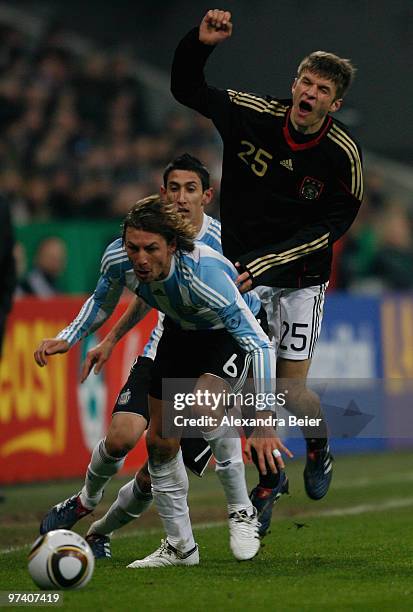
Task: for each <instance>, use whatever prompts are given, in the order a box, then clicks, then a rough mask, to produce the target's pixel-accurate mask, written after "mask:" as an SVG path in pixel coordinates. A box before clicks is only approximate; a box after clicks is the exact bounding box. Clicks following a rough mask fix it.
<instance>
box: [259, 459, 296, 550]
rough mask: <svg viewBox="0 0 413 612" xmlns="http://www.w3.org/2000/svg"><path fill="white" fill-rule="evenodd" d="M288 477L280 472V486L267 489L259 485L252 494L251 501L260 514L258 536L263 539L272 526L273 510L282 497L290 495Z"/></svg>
mask: <svg viewBox="0 0 413 612" xmlns="http://www.w3.org/2000/svg"><path fill="white" fill-rule="evenodd" d="M288 488H289V483H288V477H287V475H286V473H285V472H284V470H281V471H280V479H279V481H278V485H277V486H276V487H275V488H274V489H265V488H264V487H261V486H260V485H257V486H256V487H255V488H254V489H253V490H252V491H251V493H250V500H251V501H252V504H253V505H254V506H255V508H256V509H257V512H258V521H259V523H260V524H259V527H258V535H259V536H260V538H263V537H264V536H265V535H266V533H267V532H268V529H269V527H270V525H271V518H272V509H273V507H274V504H275V503H276V502H277V501H278V500H279V499H280V497H281V495H284V493H288Z"/></svg>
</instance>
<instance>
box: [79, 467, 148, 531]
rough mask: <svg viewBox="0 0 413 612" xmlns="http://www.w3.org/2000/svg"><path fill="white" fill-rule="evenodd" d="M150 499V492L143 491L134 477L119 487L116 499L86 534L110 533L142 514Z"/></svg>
mask: <svg viewBox="0 0 413 612" xmlns="http://www.w3.org/2000/svg"><path fill="white" fill-rule="evenodd" d="M152 500H153V497H152V493H143V492H142V491H141V490H140V488H139V485H138V483H137V482H136V479H135V478H134V479H133V480H131V481H129V482H128V483H126V484H125V485H124V486H123V487H122V488H121V489H119V493H118V496H117V498H116V500H115V501H114V502H113V504H112V505H111V507H110V508H109V510H108V511H107V512H106V514H105V515H104V516H102V518H101V519H99V520H98V521H95V522H94V523H92V525H91V526H90V528H89V531H88V535H89V534H90V533H100V534H102V535H111V534H112V532H113V531H115V530H116V529H119V527H122V526H123V525H127V524H128V523H130V522H131V521H133V520H135V519H136V518H138V516H140V515H141V514H143V513H144V512H145V511H146V510H147V509H148V508H149V506H150V505H151V503H152Z"/></svg>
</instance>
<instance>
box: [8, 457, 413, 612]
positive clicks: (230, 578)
mask: <svg viewBox="0 0 413 612" xmlns="http://www.w3.org/2000/svg"><path fill="white" fill-rule="evenodd" d="M302 469H303V464H302V460H301V459H297V460H294V461H292V462H290V465H289V467H288V473H289V476H290V485H291V487H290V490H291V495H290V496H288V497H287V496H284V497H283V499H282V500H281V501H280V502H279V503H278V505H277V506H276V509H275V510H274V518H273V525H272V533H270V534H269V535H268V536H267V537H266V538H265V539H264V541H263V546H262V548H261V551H260V553H259V555H258V556H257V557H256V558H255V559H254V560H253V561H249V562H244V563H238V562H237V561H235V560H234V559H233V557H232V555H231V552H230V550H229V546H228V530H227V527H226V523H225V504H224V499H223V495H222V493H221V490H220V487H219V484H218V481H217V478H216V476H215V475H214V473H213V471H212V470H209V471H208V473H207V474H206V476H205V477H204V478H203V479H202V480H200V479H197V478H196V477H191V478H190V497H189V503H190V509H191V517H192V521H193V525H194V532H195V536H196V540H197V542H198V543H199V547H200V555H201V563H200V565H199V566H198V567H194V568H170V569H160V570H159V569H157V570H156V569H155V570H153V569H152V570H150V569H147V570H129V569H126V568H125V566H126V565H127V564H128V563H130V562H131V561H132V560H134V559H137V558H140V557H143V556H145V555H146V554H148V553H150V552H153V550H154V549H155V548H156V547H157V546H158V545H159V542H160V538H161V537H163V533H162V529H161V527H160V523H159V520H158V518H157V516H156V512H155V510H153V509H152V510H151V511H149V512H148V513H147V514H146V515H145V516H144V517H142V518H141V519H138V520H137V521H135V522H134V523H132V524H131V525H129V526H128V527H127V528H125V529H124V530H121V531H119V532H118V535H117V536H116V537H114V538H113V544H112V552H113V560H112V561H101V562H98V563H97V566H96V569H95V573H94V576H93V578H92V580H91V582H90V583H89V585H87V586H86V587H85V588H84V589H82V590H79V591H70V592H67V591H66V592H64V604H63V606H62V608H59V609H66V610H92V611H94V610H99V611H100V610H102V611H104V612H106V611H110V610H116V611H129V610H143V611H152V610H156V611H166V612H169V611H175V610H176V611H179V612H183V611H186V610H193V611H204V610H206V611H211V612H216V611H220V610H225V611H232V610H241V611H243V610H249V611H255V610H271V611H272V610H277V611H284V610H286V611H289V610H295V611H300V612H301V611H306V610H308V611H310V610H311V611H312V612H313V611H318V610H322V611H336V610H348V611H353V610H360V611H363V612H364V611H370V610H371V611H378V610H380V611H383V610H392V611H394V612H398V611H399V610H413V486H412V484H413V453H412V452H400V453H386V454H374V455H371V454H369V455H359V456H352V457H348V456H346V457H343V456H339V457H338V458H337V460H336V462H335V474H334V480H333V485H332V489H331V491H330V493H329V494H328V496H327V497H326V498H325V499H324V500H322V501H320V502H312V501H311V500H308V499H307V498H306V497H305V494H304V491H303V482H302ZM247 472H248V481H249V484H250V485H251V486H252V485H253V484H255V471H254V468H252V467H249V468H248V470H247ZM122 482H123V480H121V479H117V480H115V481H114V482H112V483H111V484H110V485H109V487H108V489H107V491H106V494H105V502H104V503H102V504H101V506H100V507H99V511H96V516H100V515H101V513H102V511H104V510H105V509H106V508H107V507H108V506H109V505H110V503H111V502H112V500H113V499H114V496H115V494H116V491H117V489H118V487H119V486H120V485H121V483H122ZM80 486H81V485H80V481H70V482H64V483H47V484H33V485H25V486H13V487H8V488H7V489H6V490H5V493H6V496H7V497H6V501H5V502H4V503H2V504H1V506H0V516H1V521H0V591H24V590H27V591H37V590H38V589H37V587H36V586H35V585H34V584H33V582H32V581H31V578H30V576H29V574H28V572H27V560H26V559H27V553H28V550H29V546H30V544H31V543H32V542H33V541H34V539H35V538H36V537H37V530H38V524H39V521H40V519H41V517H42V515H43V513H44V512H45V511H46V510H47V509H48V507H49V506H50V505H52V504H54V503H56V502H58V501H61V500H62V499H64V498H65V497H67V496H69V495H71V494H73V493H74V492H76V491H77V490H79V488H80ZM91 520H93V519H90V517H87V518H86V519H83V520H82V521H81V522H80V523H79V524H78V525H77V526H76V527H75V529H76V530H78V531H79V532H80V533H82V534H83V533H85V531H86V530H87V527H88V524H89V523H90V522H91Z"/></svg>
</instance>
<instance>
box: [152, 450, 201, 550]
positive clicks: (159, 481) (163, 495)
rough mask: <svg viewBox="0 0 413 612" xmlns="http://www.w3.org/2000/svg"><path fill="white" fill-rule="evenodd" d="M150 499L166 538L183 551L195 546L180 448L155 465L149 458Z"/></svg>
mask: <svg viewBox="0 0 413 612" xmlns="http://www.w3.org/2000/svg"><path fill="white" fill-rule="evenodd" d="M149 473H150V475H151V479H152V493H153V499H154V501H155V504H156V508H157V510H158V514H159V516H160V517H161V519H162V523H163V526H164V528H165V531H166V535H167V538H168V542H169V543H170V544H171V545H172V546H174V547H175V548H176V549H177V550H179V551H180V552H182V553H186V552H189V551H190V550H192V548H194V546H195V540H194V536H193V534H192V527H191V520H190V518H189V509H188V504H187V496H188V475H187V473H186V470H185V466H184V462H183V460H182V453H181V450H179V452H178V454H177V455H176V457H174V458H173V459H171V460H170V461H168V462H167V463H163V464H162V465H154V464H153V463H152V462H151V460H149Z"/></svg>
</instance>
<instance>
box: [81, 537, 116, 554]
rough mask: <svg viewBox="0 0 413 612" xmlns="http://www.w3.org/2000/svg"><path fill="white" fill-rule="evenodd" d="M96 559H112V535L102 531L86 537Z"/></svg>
mask: <svg viewBox="0 0 413 612" xmlns="http://www.w3.org/2000/svg"><path fill="white" fill-rule="evenodd" d="M85 540H86V542H87V543H88V544H89V546H90V548H91V550H92V553H93V555H94V557H95V559H112V551H111V547H110V537H109V536H107V535H101V534H100V533H89V534H88V535H87V536H86V537H85Z"/></svg>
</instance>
